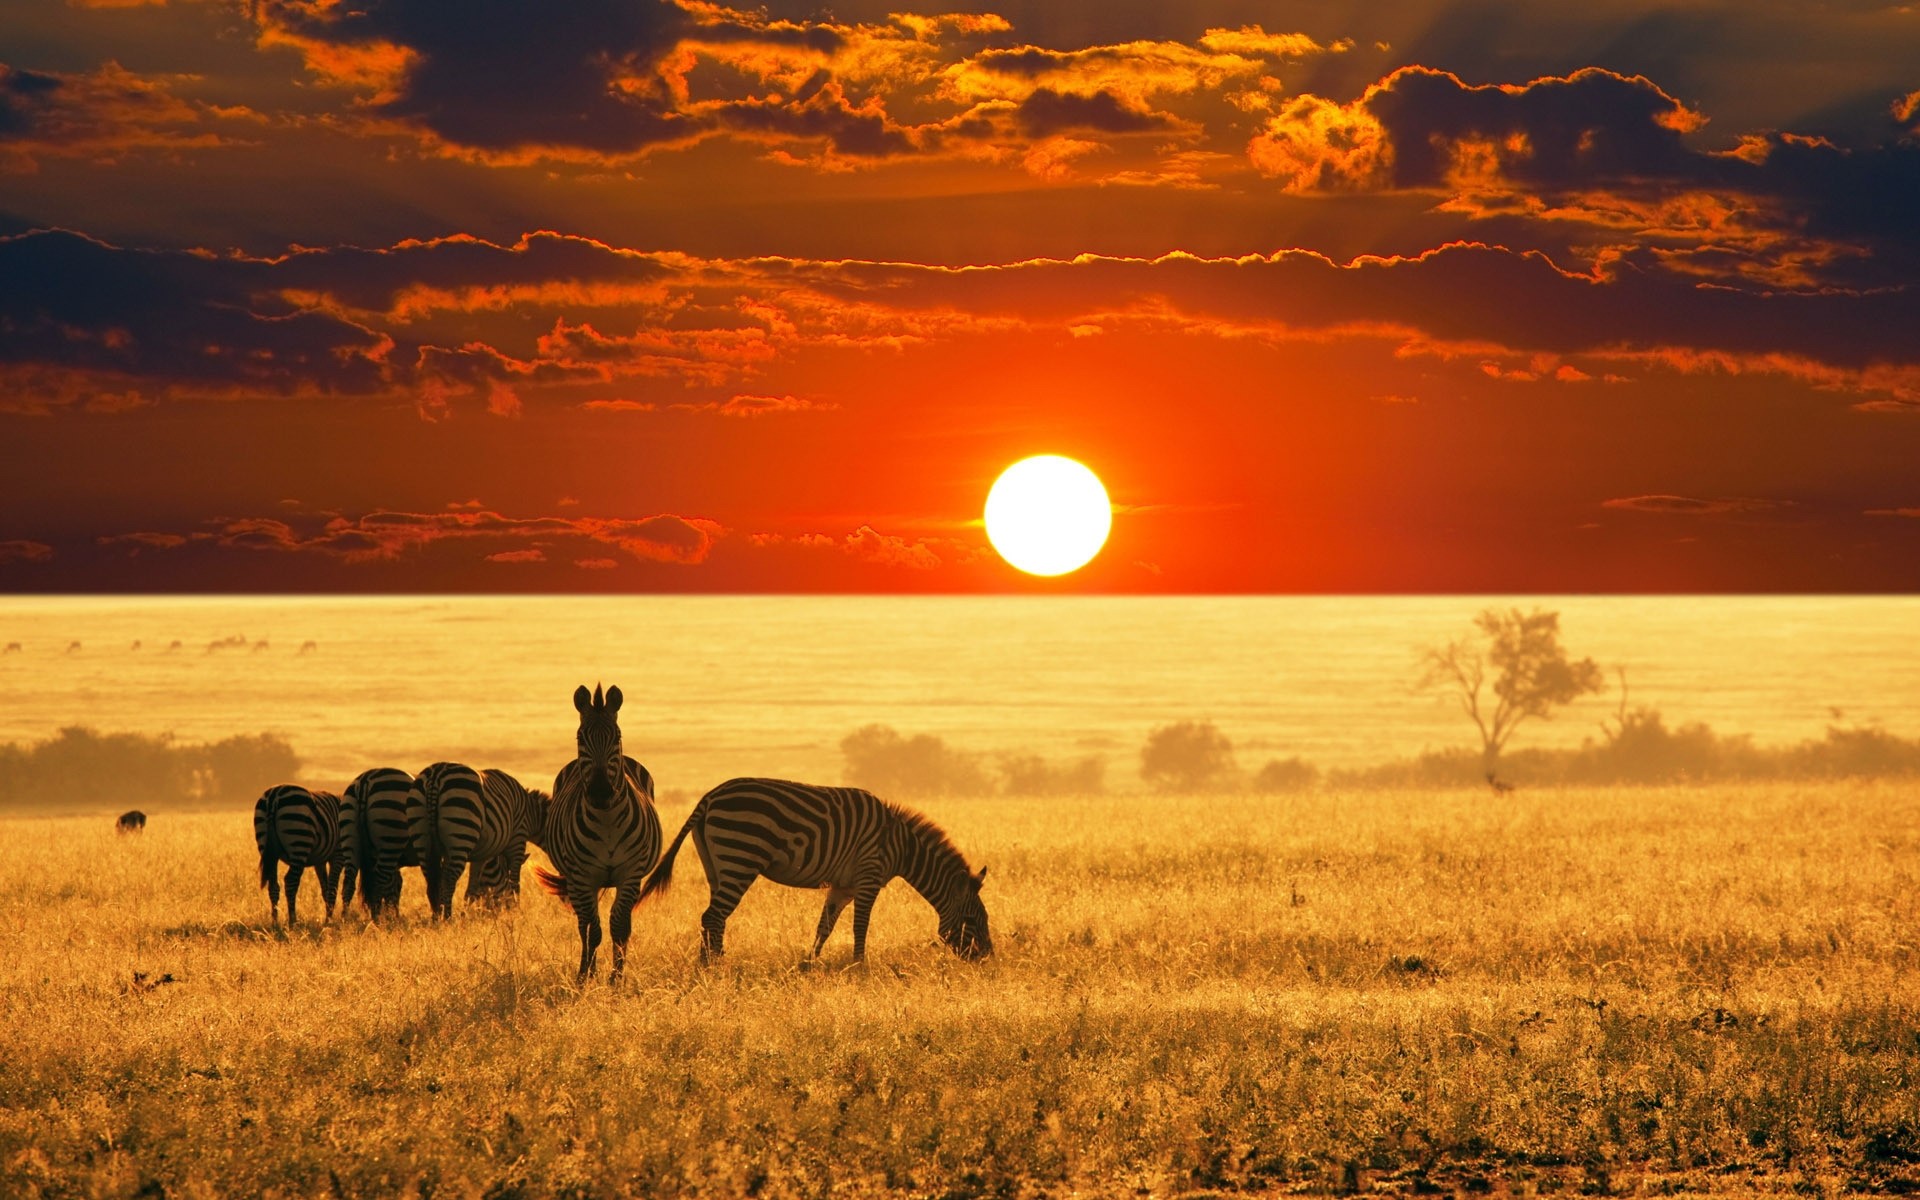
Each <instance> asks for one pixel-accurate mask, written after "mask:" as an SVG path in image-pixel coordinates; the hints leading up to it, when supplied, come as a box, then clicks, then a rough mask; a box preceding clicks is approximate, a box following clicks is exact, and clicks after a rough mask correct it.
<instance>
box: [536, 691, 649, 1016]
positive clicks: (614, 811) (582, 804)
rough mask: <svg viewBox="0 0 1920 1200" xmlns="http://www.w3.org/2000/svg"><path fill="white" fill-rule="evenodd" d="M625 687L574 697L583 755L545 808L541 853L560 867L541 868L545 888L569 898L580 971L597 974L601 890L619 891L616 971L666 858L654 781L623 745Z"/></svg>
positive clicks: (616, 975) (563, 773)
mask: <svg viewBox="0 0 1920 1200" xmlns="http://www.w3.org/2000/svg"><path fill="white" fill-rule="evenodd" d="M620 701H621V696H620V689H619V688H617V687H610V688H608V689H607V692H606V696H605V698H604V699H603V698H602V697H601V694H600V689H599V688H598V687H597V686H596V687H595V688H594V689H593V692H592V694H591V695H589V694H588V692H587V689H586V686H585V685H584V684H583V685H581V687H580V688H579V689H578V690H576V691H575V692H574V693H573V707H574V709H575V710H576V711H578V712H579V714H580V731H579V736H578V738H577V742H576V744H577V746H578V757H576V758H575V759H574V760H573V761H572V762H570V763H568V764H567V765H566V766H564V767H562V768H560V773H559V775H557V776H555V777H554V781H553V802H552V803H551V804H550V805H549V806H548V809H547V826H546V835H545V836H544V837H543V838H541V839H540V848H541V849H542V850H544V851H546V853H547V858H548V859H550V860H551V861H552V862H553V865H554V868H555V870H553V871H547V870H544V869H536V871H535V874H536V875H537V876H538V877H539V879H540V883H541V886H543V887H545V888H546V889H547V890H548V891H550V892H552V893H553V894H554V895H556V896H564V897H565V898H566V900H567V902H568V903H569V904H571V905H572V906H573V915H574V916H575V917H576V918H577V919H578V920H579V923H580V974H579V976H578V981H579V982H581V983H585V982H586V981H587V979H588V978H589V977H590V976H592V974H593V967H594V958H595V956H596V954H597V953H598V951H599V949H600V892H601V891H602V890H603V889H605V888H613V889H615V891H614V894H613V911H612V912H611V913H609V914H608V925H609V926H610V927H611V929H610V931H611V932H612V934H613V971H612V973H611V974H610V975H609V976H608V982H618V981H619V979H620V974H621V972H623V971H624V970H626V966H627V938H628V935H629V934H630V933H631V932H632V930H633V906H634V905H635V904H636V903H637V902H638V901H639V899H640V885H641V883H642V882H643V881H644V880H645V879H646V875H647V872H648V871H650V870H652V869H653V864H654V863H655V862H657V861H659V859H660V817H659V814H657V813H656V812H654V809H653V776H652V775H650V774H648V773H647V769H646V768H645V767H643V766H641V765H640V764H639V763H637V762H635V761H634V760H633V759H631V758H628V757H627V756H626V754H625V753H624V751H623V748H622V746H621V742H620V720H619V712H620Z"/></svg>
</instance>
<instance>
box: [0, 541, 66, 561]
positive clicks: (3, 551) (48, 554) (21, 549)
mask: <svg viewBox="0 0 1920 1200" xmlns="http://www.w3.org/2000/svg"><path fill="white" fill-rule="evenodd" d="M52 559H53V547H52V546H49V545H47V544H46V543H45V542H31V541H27V540H26V539H24V538H14V539H13V540H11V541H5V542H0V563H19V562H27V563H43V562H51V561H52Z"/></svg>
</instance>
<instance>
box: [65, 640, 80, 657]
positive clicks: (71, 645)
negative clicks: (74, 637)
mask: <svg viewBox="0 0 1920 1200" xmlns="http://www.w3.org/2000/svg"><path fill="white" fill-rule="evenodd" d="M67 653H68V654H78V653H80V643H79V642H68V643H67Z"/></svg>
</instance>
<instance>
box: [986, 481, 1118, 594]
mask: <svg viewBox="0 0 1920 1200" xmlns="http://www.w3.org/2000/svg"><path fill="white" fill-rule="evenodd" d="M986 517H987V540H988V541H991V542H992V543H993V548H994V549H995V550H998V551H999V552H1000V557H1002V558H1004V559H1006V560H1007V561H1008V562H1010V563H1012V564H1013V565H1014V566H1016V567H1018V568H1019V569H1020V570H1022V571H1025V572H1027V573H1028V574H1029V575H1065V574H1066V573H1067V572H1068V571H1075V570H1078V569H1079V568H1081V567H1084V566H1086V565H1087V564H1088V563H1089V562H1091V561H1093V556H1094V555H1096V554H1098V553H1100V547H1102V546H1104V545H1106V542H1107V534H1108V533H1109V532H1110V531H1111V530H1112V528H1113V505H1112V504H1111V503H1110V502H1109V501H1108V499H1107V489H1106V488H1105V487H1103V486H1101V484H1100V477H1099V476H1097V475H1095V474H1094V473H1093V472H1092V471H1089V470H1088V469H1087V468H1086V467H1084V466H1082V465H1081V464H1079V463H1077V462H1075V461H1074V460H1073V459H1071V458H1063V457H1061V456H1060V455H1058V454H1041V455H1037V456H1035V457H1033V458H1024V459H1021V460H1020V461H1019V462H1017V463H1014V464H1013V465H1012V466H1010V467H1008V468H1007V469H1006V470H1005V471H1003V472H1001V473H1000V478H999V479H997V480H995V481H994V484H993V490H992V491H990V492H988V493H987V513H986Z"/></svg>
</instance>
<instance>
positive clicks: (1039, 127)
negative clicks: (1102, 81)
mask: <svg viewBox="0 0 1920 1200" xmlns="http://www.w3.org/2000/svg"><path fill="white" fill-rule="evenodd" d="M1016 113H1017V116H1018V119H1019V122H1020V128H1021V129H1022V130H1023V131H1024V132H1025V133H1026V134H1027V135H1028V136H1029V137H1050V136H1052V135H1053V134H1056V133H1063V132H1066V131H1067V130H1091V131H1093V132H1096V133H1146V132H1152V131H1158V130H1166V129H1170V128H1173V127H1174V126H1175V124H1176V122H1174V121H1173V120H1172V118H1170V117H1168V116H1167V115H1166V114H1164V113H1156V112H1146V111H1143V110H1141V109H1137V108H1134V107H1132V106H1130V105H1128V104H1126V103H1125V102H1124V101H1122V100H1121V99H1120V98H1119V97H1118V96H1115V95H1114V94H1113V93H1112V92H1107V91H1099V92H1094V93H1092V94H1091V95H1084V96H1083V95H1077V94H1075V93H1073V92H1056V91H1054V90H1053V89H1052V88H1046V87H1042V88H1035V89H1034V90H1033V93H1032V94H1031V95H1029V96H1028V97H1027V98H1026V99H1025V100H1022V101H1021V102H1020V107H1019V108H1018V109H1017V110H1016Z"/></svg>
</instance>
